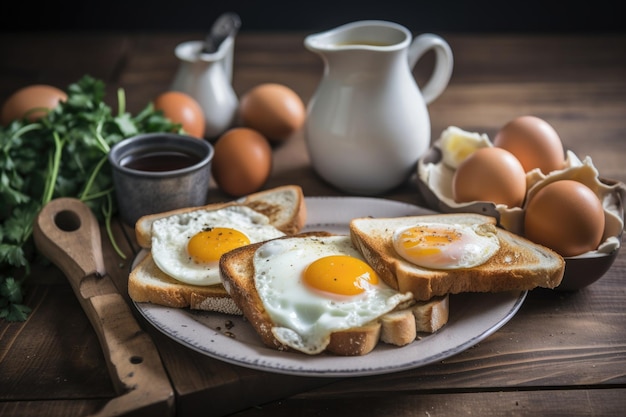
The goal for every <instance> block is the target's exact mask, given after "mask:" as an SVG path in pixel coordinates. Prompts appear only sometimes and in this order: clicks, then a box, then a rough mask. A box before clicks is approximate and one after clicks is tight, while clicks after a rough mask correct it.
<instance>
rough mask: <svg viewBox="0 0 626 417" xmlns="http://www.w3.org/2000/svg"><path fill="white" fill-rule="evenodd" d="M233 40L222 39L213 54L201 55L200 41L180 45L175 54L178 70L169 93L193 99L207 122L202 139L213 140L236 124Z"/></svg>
mask: <svg viewBox="0 0 626 417" xmlns="http://www.w3.org/2000/svg"><path fill="white" fill-rule="evenodd" d="M234 45H235V38H234V37H233V36H231V37H228V38H226V39H224V41H223V42H222V43H221V44H220V46H219V48H218V50H217V51H216V52H214V53H204V52H202V48H203V46H204V42H203V41H189V42H183V43H181V44H179V45H178V46H176V49H175V54H176V56H177V57H178V59H180V61H181V62H180V66H179V68H178V71H177V73H176V76H175V77H174V81H173V82H172V86H171V89H172V90H175V91H182V92H183V93H186V94H189V95H190V96H191V97H193V98H195V99H196V101H197V102H198V104H200V107H202V110H204V117H205V121H206V129H205V134H204V135H205V136H206V137H207V138H216V137H218V136H219V135H221V134H222V133H223V132H225V131H226V130H227V129H228V128H230V127H231V126H232V125H233V123H234V122H235V119H236V116H237V109H238V107H239V99H238V98H237V95H236V94H235V91H234V90H233V87H232V77H233V52H234Z"/></svg>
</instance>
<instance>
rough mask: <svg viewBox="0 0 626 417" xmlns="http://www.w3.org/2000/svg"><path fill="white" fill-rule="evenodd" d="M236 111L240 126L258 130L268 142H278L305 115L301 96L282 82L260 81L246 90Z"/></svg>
mask: <svg viewBox="0 0 626 417" xmlns="http://www.w3.org/2000/svg"><path fill="white" fill-rule="evenodd" d="M239 111H240V116H241V123H242V124H243V126H246V127H249V128H252V129H255V130H258V131H259V132H260V133H261V134H263V135H264V136H265V137H266V138H267V139H268V140H270V141H271V142H281V141H284V140H286V139H287V138H289V137H290V136H291V135H292V134H293V133H294V132H296V131H297V130H299V129H300V128H301V127H302V125H303V124H304V120H305V119H306V109H305V106H304V103H303V102H302V99H300V97H299V96H298V94H296V93H295V92H294V91H293V90H292V89H290V88H289V87H287V86H284V85H282V84H276V83H265V84H260V85H258V86H256V87H254V88H252V89H251V90H249V91H248V92H246V93H245V94H244V95H243V96H242V98H241V101H240V104H239Z"/></svg>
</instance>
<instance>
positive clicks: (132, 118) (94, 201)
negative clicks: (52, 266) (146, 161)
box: [0, 75, 181, 321]
mask: <svg viewBox="0 0 626 417" xmlns="http://www.w3.org/2000/svg"><path fill="white" fill-rule="evenodd" d="M104 97H105V84H104V82H102V81H101V80H97V79H95V78H93V77H91V76H88V75H86V76H84V77H83V78H81V79H80V80H79V81H78V82H76V83H74V84H71V85H70V86H69V87H68V89H67V101H65V102H61V103H59V105H58V106H57V107H56V108H54V109H53V110H51V111H49V112H48V114H47V115H46V116H45V117H43V118H41V119H39V120H38V121H36V122H28V121H26V120H16V121H13V122H12V123H11V124H10V125H8V126H6V127H0V319H5V320H7V321H23V320H25V319H26V318H27V317H28V314H29V313H30V311H31V310H30V308H29V307H28V306H26V305H24V304H23V301H24V292H25V285H24V284H25V281H26V280H27V278H28V276H29V274H30V270H31V265H32V263H33V262H36V261H37V259H38V258H40V257H38V254H37V252H36V250H35V246H34V243H33V241H32V230H33V222H34V219H35V217H36V216H37V214H38V213H39V211H40V210H41V208H42V207H43V206H44V205H45V204H46V203H48V202H49V201H50V200H52V199H53V198H58V197H74V198H79V199H80V200H82V201H83V202H85V204H87V205H88V206H89V207H90V208H91V209H92V211H93V212H94V214H95V215H96V217H97V218H98V220H99V221H100V222H101V223H102V224H104V225H105V228H106V230H107V233H108V234H109V238H110V240H111V242H113V243H114V247H115V248H116V250H117V251H118V253H119V254H120V256H123V254H122V253H121V251H119V249H117V246H116V245H115V240H114V239H113V236H112V234H111V229H110V224H111V219H112V218H113V216H114V215H115V214H116V212H117V204H116V201H115V194H114V192H113V179H112V176H111V168H110V166H109V164H108V160H107V154H108V152H109V150H110V149H111V147H113V145H115V144H116V143H118V142H119V141H121V140H122V139H125V138H128V137H131V136H134V135H137V134H140V133H149V132H166V131H168V132H169V131H178V132H181V126H180V125H179V124H175V123H172V122H171V121H170V120H168V119H167V118H165V117H164V116H163V113H162V112H160V111H156V110H155V109H154V107H153V106H152V103H149V104H148V105H147V106H146V108H145V109H144V110H142V111H141V112H139V113H138V114H136V115H131V114H129V113H128V112H126V110H125V107H126V103H125V95H124V91H123V90H122V89H120V90H118V97H117V100H118V111H117V114H113V111H112V109H111V107H109V106H108V105H107V104H106V103H105V101H104Z"/></svg>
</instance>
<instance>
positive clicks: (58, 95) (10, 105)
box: [0, 84, 67, 126]
mask: <svg viewBox="0 0 626 417" xmlns="http://www.w3.org/2000/svg"><path fill="white" fill-rule="evenodd" d="M60 101H67V94H66V93H65V92H64V91H62V90H60V89H58V88H56V87H53V86H50V85H45V84H35V85H31V86H28V87H24V88H21V89H19V90H17V91H16V92H15V93H13V94H12V95H11V96H10V97H9V98H8V99H7V100H6V101H5V102H4V105H3V106H2V113H1V114H0V119H2V124H3V125H4V126H6V125H8V124H9V123H11V122H12V121H13V120H16V119H21V118H24V117H25V118H26V120H28V121H29V122H33V121H36V120H38V119H40V118H41V117H43V116H45V115H46V114H47V113H48V110H51V109H54V108H55V107H56V106H57V105H58V104H59V102H60ZM35 109H39V110H35Z"/></svg>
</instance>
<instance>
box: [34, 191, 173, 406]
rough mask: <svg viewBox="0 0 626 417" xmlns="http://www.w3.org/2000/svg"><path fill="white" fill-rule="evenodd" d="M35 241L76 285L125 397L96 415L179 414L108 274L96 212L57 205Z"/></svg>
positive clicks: (44, 213) (147, 341) (37, 227)
mask: <svg viewBox="0 0 626 417" xmlns="http://www.w3.org/2000/svg"><path fill="white" fill-rule="evenodd" d="M33 238H34V240H35V245H36V246H37V249H38V250H39V252H40V253H41V254H42V255H44V256H46V257H47V258H48V259H49V260H50V261H51V262H53V263H54V264H55V265H56V266H57V267H59V269H60V270H61V271H63V273H64V274H65V275H66V277H67V278H68V280H69V281H70V283H71V285H72V288H73V290H74V293H75V294H76V296H77V297H78V300H79V301H80V304H81V306H82V308H83V310H84V311H85V313H86V314H87V317H88V318H89V320H90V322H91V325H92V326H93V328H94V330H95V331H96V334H97V336H98V339H99V341H100V345H101V346H102V350H103V352H104V357H105V360H106V362H107V366H108V368H109V374H110V376H111V379H112V381H113V385H114V386H115V388H116V391H117V392H118V394H120V396H118V397H116V398H114V399H112V400H111V401H109V402H108V403H107V404H106V405H105V407H104V408H103V409H101V410H100V411H99V412H98V413H97V414H96V415H97V416H101V417H104V416H114V415H121V414H124V415H128V416H130V415H163V416H165V415H173V410H174V393H173V389H172V386H171V384H170V382H169V378H168V377H167V374H166V372H165V368H164V367H163V364H162V362H161V358H160V357H159V354H158V351H157V349H156V347H155V346H154V344H153V342H152V339H151V338H150V336H149V335H148V334H147V333H145V332H144V331H143V330H142V329H141V328H140V326H139V324H138V323H137V321H136V320H135V317H134V316H133V313H132V311H131V310H130V307H129V306H128V304H127V303H126V301H125V300H124V298H123V297H122V295H121V294H120V293H119V292H118V290H117V288H116V287H115V285H114V284H113V281H112V280H111V279H110V277H108V276H107V274H106V270H105V267H104V261H103V258H102V244H101V239H100V228H99V225H98V221H97V219H96V218H95V216H94V214H93V213H92V211H91V209H90V208H89V207H88V206H87V205H85V204H84V203H83V202H81V201H80V200H78V199H74V198H59V199H55V200H52V201H51V202H50V203H48V204H47V205H45V206H44V207H43V209H42V210H41V212H40V213H39V215H38V216H37V218H36V219H35V224H34V225H33Z"/></svg>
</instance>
